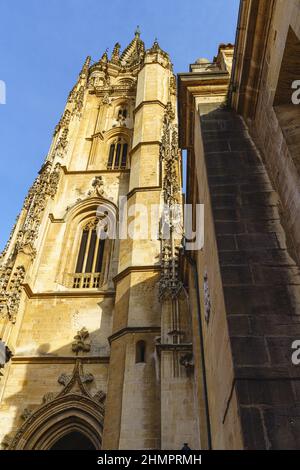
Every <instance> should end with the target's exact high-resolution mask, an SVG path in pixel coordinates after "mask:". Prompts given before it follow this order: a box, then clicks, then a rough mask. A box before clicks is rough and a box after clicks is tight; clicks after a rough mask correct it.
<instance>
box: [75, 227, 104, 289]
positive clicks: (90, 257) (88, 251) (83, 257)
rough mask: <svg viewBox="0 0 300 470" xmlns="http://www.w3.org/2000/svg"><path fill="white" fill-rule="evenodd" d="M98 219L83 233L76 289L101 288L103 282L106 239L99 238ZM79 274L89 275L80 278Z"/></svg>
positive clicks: (85, 228)
mask: <svg viewBox="0 0 300 470" xmlns="http://www.w3.org/2000/svg"><path fill="white" fill-rule="evenodd" d="M97 224H98V219H95V220H92V221H90V222H89V223H87V224H86V225H85V226H84V228H83V231H82V235H81V242H80V247H79V252H78V257H77V263H76V269H75V273H76V274H77V276H76V274H75V276H74V281H73V287H74V288H87V287H99V286H100V280H101V272H102V264H103V255H104V248H105V239H103V240H102V239H100V237H98V236H97ZM79 274H87V275H84V276H79Z"/></svg>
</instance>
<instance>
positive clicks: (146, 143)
mask: <svg viewBox="0 0 300 470" xmlns="http://www.w3.org/2000/svg"><path fill="white" fill-rule="evenodd" d="M160 144H161V142H160V141H159V140H149V141H148V142H139V143H138V144H136V145H135V146H134V147H133V148H132V149H131V150H130V152H129V155H130V156H132V154H133V153H134V152H136V151H137V150H138V149H139V148H140V147H142V146H144V145H146V146H147V145H157V146H160Z"/></svg>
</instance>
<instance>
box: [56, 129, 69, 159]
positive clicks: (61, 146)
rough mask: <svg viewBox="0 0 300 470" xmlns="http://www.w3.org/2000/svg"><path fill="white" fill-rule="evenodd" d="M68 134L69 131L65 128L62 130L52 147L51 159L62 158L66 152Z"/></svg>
mask: <svg viewBox="0 0 300 470" xmlns="http://www.w3.org/2000/svg"><path fill="white" fill-rule="evenodd" d="M68 134H69V129H67V128H65V129H63V131H62V133H61V135H60V137H59V138H58V140H57V143H56V145H55V147H54V151H53V158H54V157H59V158H64V156H65V153H66V151H67V145H68Z"/></svg>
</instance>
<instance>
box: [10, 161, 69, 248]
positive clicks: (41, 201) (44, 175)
mask: <svg viewBox="0 0 300 470" xmlns="http://www.w3.org/2000/svg"><path fill="white" fill-rule="evenodd" d="M59 179H60V164H59V163H57V164H56V165H55V167H54V168H53V170H52V167H51V163H50V162H46V163H45V165H44V166H43V167H42V169H41V171H40V174H39V176H38V177H37V179H36V180H35V182H34V183H33V186H32V187H31V189H30V190H29V193H28V195H27V197H26V199H25V202H24V209H26V210H27V214H26V217H25V220H24V223H23V225H22V227H21V228H20V230H19V232H18V234H17V239H16V244H15V247H14V249H15V251H16V252H19V251H25V252H27V253H29V254H31V255H32V257H34V256H35V254H36V253H35V249H34V246H33V244H34V242H35V240H36V239H37V237H38V233H39V227H40V223H41V220H42V216H43V213H44V210H45V208H46V205H47V201H48V199H49V198H51V199H53V198H54V196H55V194H56V191H57V187H58V183H59ZM26 249H27V251H26Z"/></svg>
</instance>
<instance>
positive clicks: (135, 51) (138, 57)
mask: <svg viewBox="0 0 300 470" xmlns="http://www.w3.org/2000/svg"><path fill="white" fill-rule="evenodd" d="M140 34H141V33H140V29H139V27H137V29H136V30H135V33H134V38H133V40H132V41H131V42H130V44H129V45H128V46H127V47H126V49H124V51H123V53H122V55H121V58H120V59H121V64H122V65H127V66H132V65H136V64H138V63H140V62H141V61H142V60H143V58H144V54H145V44H144V42H143V41H142V40H141V39H140Z"/></svg>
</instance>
